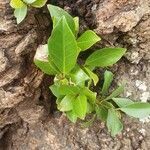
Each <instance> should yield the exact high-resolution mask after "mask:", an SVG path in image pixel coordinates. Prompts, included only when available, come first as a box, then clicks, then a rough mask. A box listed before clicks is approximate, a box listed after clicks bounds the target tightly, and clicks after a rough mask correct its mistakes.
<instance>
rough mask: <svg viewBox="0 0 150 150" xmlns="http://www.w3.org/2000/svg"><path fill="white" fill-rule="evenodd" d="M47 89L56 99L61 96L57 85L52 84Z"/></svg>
mask: <svg viewBox="0 0 150 150" xmlns="http://www.w3.org/2000/svg"><path fill="white" fill-rule="evenodd" d="M49 88H50V90H51V91H52V93H53V94H54V95H55V96H56V97H57V98H59V97H60V96H61V95H60V93H59V85H55V84H53V85H51V86H50V87H49Z"/></svg>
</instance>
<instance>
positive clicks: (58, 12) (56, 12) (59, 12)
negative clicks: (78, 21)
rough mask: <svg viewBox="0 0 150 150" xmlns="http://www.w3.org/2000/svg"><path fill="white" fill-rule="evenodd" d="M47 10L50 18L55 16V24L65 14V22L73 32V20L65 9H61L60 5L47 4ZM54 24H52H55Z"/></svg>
mask: <svg viewBox="0 0 150 150" xmlns="http://www.w3.org/2000/svg"><path fill="white" fill-rule="evenodd" d="M47 7H48V10H49V12H50V15H51V17H52V18H55V19H54V20H55V22H53V23H55V25H56V24H57V23H58V21H59V20H60V19H61V18H62V17H63V16H65V18H66V20H67V23H68V25H69V27H70V29H71V31H72V32H73V34H75V23H74V20H73V18H72V16H71V15H70V14H68V13H67V12H66V11H65V10H63V9H62V8H60V7H57V6H54V5H47ZM55 25H54V26H55Z"/></svg>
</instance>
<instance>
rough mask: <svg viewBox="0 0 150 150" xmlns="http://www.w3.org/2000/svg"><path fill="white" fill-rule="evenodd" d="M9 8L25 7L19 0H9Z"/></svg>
mask: <svg viewBox="0 0 150 150" xmlns="http://www.w3.org/2000/svg"><path fill="white" fill-rule="evenodd" d="M10 6H11V7H12V8H21V7H24V6H26V5H25V3H23V2H22V1H21V0H11V1H10Z"/></svg>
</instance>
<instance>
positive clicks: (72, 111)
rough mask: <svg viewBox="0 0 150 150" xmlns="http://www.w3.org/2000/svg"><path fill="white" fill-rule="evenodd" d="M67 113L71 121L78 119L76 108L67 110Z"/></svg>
mask: <svg viewBox="0 0 150 150" xmlns="http://www.w3.org/2000/svg"><path fill="white" fill-rule="evenodd" d="M66 115H67V118H68V119H69V120H70V121H71V122H73V123H75V122H76V121H77V115H76V113H75V112H74V110H71V111H68V112H66Z"/></svg>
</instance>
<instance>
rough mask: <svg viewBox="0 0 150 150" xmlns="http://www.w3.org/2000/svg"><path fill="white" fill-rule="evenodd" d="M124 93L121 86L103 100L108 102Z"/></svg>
mask: <svg viewBox="0 0 150 150" xmlns="http://www.w3.org/2000/svg"><path fill="white" fill-rule="evenodd" d="M123 91H124V86H123V85H121V86H119V87H118V88H117V89H116V90H114V91H113V92H112V93H111V94H110V95H109V96H108V97H106V99H105V100H110V99H112V98H114V97H117V96H119V95H120V94H121V93H122V92H123Z"/></svg>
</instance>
